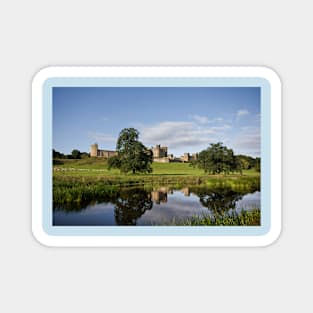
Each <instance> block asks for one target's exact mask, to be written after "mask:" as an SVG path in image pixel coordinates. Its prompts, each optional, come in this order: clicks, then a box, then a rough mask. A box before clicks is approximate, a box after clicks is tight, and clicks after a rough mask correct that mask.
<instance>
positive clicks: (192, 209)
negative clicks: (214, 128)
mask: <svg viewBox="0 0 313 313" xmlns="http://www.w3.org/2000/svg"><path fill="white" fill-rule="evenodd" d="M258 191H259V186H257V185H253V186H248V188H247V186H244V187H242V186H241V187H240V188H232V187H231V186H219V185H216V186H210V187H206V186H188V187H184V188H180V189H178V188H173V187H159V188H144V187H132V188H121V189H120V190H118V191H117V192H116V193H114V194H112V195H110V196H106V197H105V198H102V199H98V200H97V199H94V200H93V202H90V201H89V203H88V205H87V204H86V203H85V202H84V203H81V207H80V208H79V207H78V204H77V203H76V204H75V205H73V206H72V207H70V205H67V206H65V207H61V206H55V210H54V219H53V222H54V225H89V224H88V223H90V225H91V222H88V218H87V217H86V216H88V215H89V216H91V214H92V225H125V226H126V225H164V224H169V223H171V221H172V220H173V219H183V218H188V217H192V216H195V215H201V214H203V213H206V214H207V213H209V214H210V215H214V216H215V217H217V216H219V215H223V214H225V213H226V212H228V211H230V210H237V209H238V205H240V207H241V208H244V209H248V210H249V209H251V208H256V207H258V208H260V193H259V192H258ZM246 199H247V200H246ZM80 212H83V213H80Z"/></svg>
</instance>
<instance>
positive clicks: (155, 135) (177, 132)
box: [139, 121, 218, 153]
mask: <svg viewBox="0 0 313 313" xmlns="http://www.w3.org/2000/svg"><path fill="white" fill-rule="evenodd" d="M139 132H140V139H141V141H142V142H143V143H144V144H145V145H146V146H154V145H156V144H161V145H165V146H168V147H169V149H170V150H171V151H172V149H174V150H175V149H178V150H181V149H182V148H184V149H185V150H186V151H185V152H188V150H189V152H191V151H190V149H189V147H203V148H204V147H207V146H208V145H209V143H211V142H214V141H216V138H217V136H218V132H217V130H215V129H213V128H212V127H204V126H203V125H197V124H196V123H195V122H184V121H167V122H161V123H158V124H155V125H152V126H143V127H141V128H139ZM180 148H181V149H180ZM171 151H169V153H173V152H171Z"/></svg>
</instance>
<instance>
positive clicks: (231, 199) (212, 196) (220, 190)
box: [193, 186, 245, 217]
mask: <svg viewBox="0 0 313 313" xmlns="http://www.w3.org/2000/svg"><path fill="white" fill-rule="evenodd" d="M193 193H195V194H196V195H197V196H198V197H199V201H200V203H201V204H202V205H203V206H204V207H206V208H208V209H209V211H210V213H212V214H213V215H214V216H215V217H218V216H221V215H224V214H225V213H227V212H229V211H230V210H234V209H235V208H236V202H237V201H239V200H241V199H242V197H243V196H244V194H245V193H240V192H238V191H234V190H232V189H231V188H230V187H227V186H224V187H214V188H210V189H207V188H196V189H195V190H193Z"/></svg>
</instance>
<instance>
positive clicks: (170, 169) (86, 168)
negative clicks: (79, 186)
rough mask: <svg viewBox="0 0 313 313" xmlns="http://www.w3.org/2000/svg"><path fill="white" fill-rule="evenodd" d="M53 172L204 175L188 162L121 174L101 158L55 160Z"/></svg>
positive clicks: (247, 173)
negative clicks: (148, 171)
mask: <svg viewBox="0 0 313 313" xmlns="http://www.w3.org/2000/svg"><path fill="white" fill-rule="evenodd" d="M55 163H56V164H54V166H53V167H54V170H55V174H57V175H58V174H60V173H62V175H65V176H66V175H69V176H71V175H74V176H76V175H79V176H94V175H96V176H99V175H102V176H129V177H134V176H156V175H157V176H161V175H171V176H173V175H180V176H205V177H208V175H207V174H205V173H204V171H203V170H201V169H198V168H194V167H191V166H190V165H189V163H156V162H154V163H152V169H153V172H152V173H151V174H136V175H133V174H121V173H120V171H119V170H117V169H111V170H108V168H107V162H106V160H105V159H102V158H85V159H80V160H70V159H61V160H55ZM60 175H61V174H60ZM259 175H260V174H259V173H258V172H256V171H255V170H254V169H251V170H244V171H243V176H254V177H258V176H259ZM211 176H212V177H225V175H211ZM232 176H233V177H235V176H236V177H238V176H240V175H239V174H234V175H227V177H232Z"/></svg>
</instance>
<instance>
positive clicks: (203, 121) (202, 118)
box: [192, 115, 209, 124]
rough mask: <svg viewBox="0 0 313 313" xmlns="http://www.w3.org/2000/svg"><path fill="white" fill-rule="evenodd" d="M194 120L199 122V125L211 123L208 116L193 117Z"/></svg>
mask: <svg viewBox="0 0 313 313" xmlns="http://www.w3.org/2000/svg"><path fill="white" fill-rule="evenodd" d="M192 118H193V119H194V120H195V121H196V122H198V123H200V124H207V123H209V119H208V117H207V116H201V115H193V116H192Z"/></svg>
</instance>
